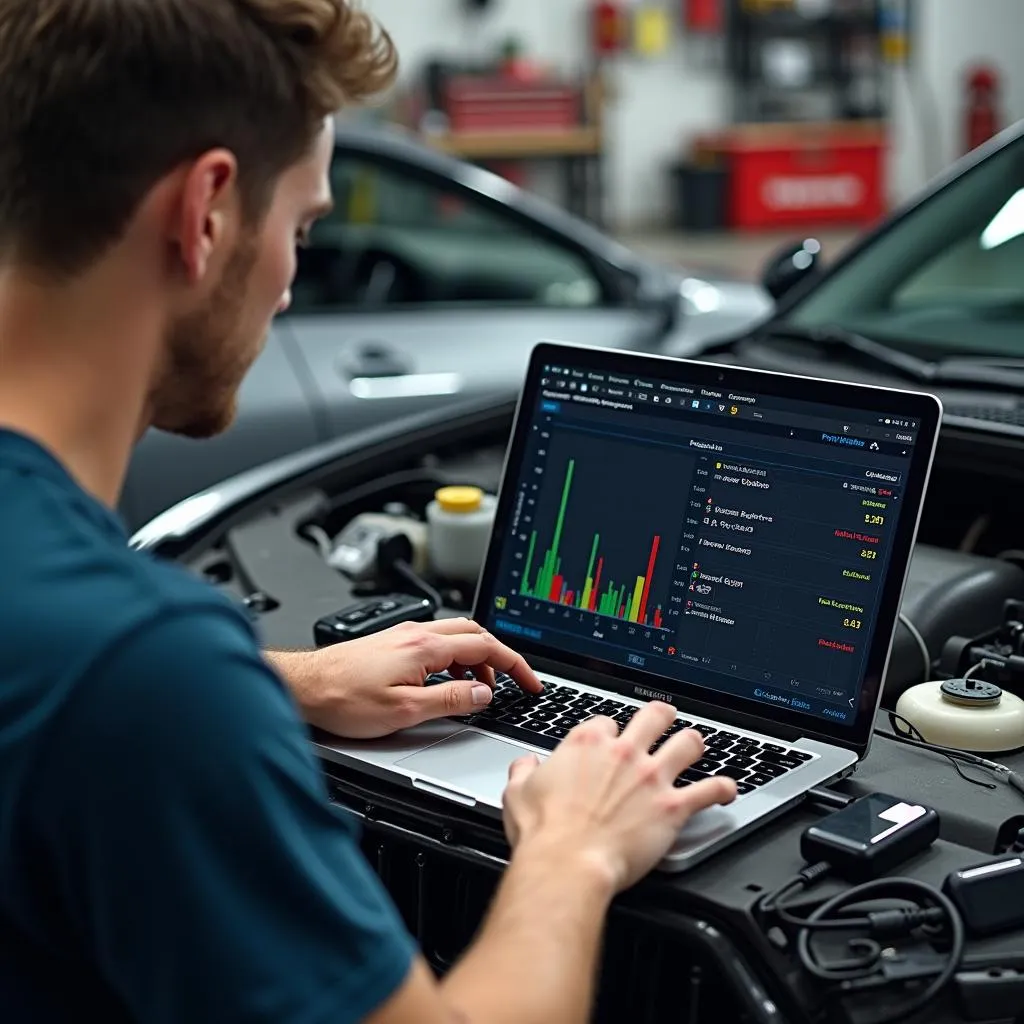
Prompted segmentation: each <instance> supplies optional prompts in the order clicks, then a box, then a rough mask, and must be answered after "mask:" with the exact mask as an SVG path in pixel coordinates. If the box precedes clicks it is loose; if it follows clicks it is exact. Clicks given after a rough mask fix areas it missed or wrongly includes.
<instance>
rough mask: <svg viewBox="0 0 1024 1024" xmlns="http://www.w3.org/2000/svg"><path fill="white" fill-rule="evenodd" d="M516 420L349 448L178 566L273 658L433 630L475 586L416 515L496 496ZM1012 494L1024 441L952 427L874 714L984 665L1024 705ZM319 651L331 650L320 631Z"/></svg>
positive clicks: (1007, 431)
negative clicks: (433, 560)
mask: <svg viewBox="0 0 1024 1024" xmlns="http://www.w3.org/2000/svg"><path fill="white" fill-rule="evenodd" d="M993 397H994V396H991V395H988V396H985V398H986V400H990V399H992V398H993ZM514 412H515V403H514V401H512V400H509V401H506V402H502V403H498V404H490V405H483V406H475V407H470V408H468V409H466V408H465V407H462V406H460V407H458V408H456V409H454V410H452V411H450V412H449V414H447V415H440V416H439V415H437V414H433V415H432V416H429V417H426V418H420V419H418V420H416V421H415V422H414V423H411V424H410V423H398V424H395V425H393V427H391V428H389V429H388V430H386V431H385V432H384V433H383V434H381V433H380V432H378V433H376V434H375V435H374V439H373V443H367V442H366V440H365V439H362V438H360V437H354V438H351V439H349V441H350V443H349V444H348V445H347V446H346V448H345V450H344V453H342V454H339V455H338V456H337V457H335V458H327V459H326V460H325V461H324V462H323V463H322V464H321V465H319V466H318V467H317V468H316V469H315V470H313V471H311V472H306V473H303V474H302V475H301V476H300V477H299V478H297V479H292V480H288V481H287V482H285V483H282V484H280V485H279V486H276V487H272V488H270V489H269V491H268V492H267V493H266V494H264V495H263V496H262V497H261V498H260V499H259V500H255V501H250V502H247V503H244V504H243V506H241V507H239V508H238V509H236V510H235V511H234V512H232V514H231V515H230V516H229V517H228V518H227V520H226V521H225V523H224V524H223V525H222V526H221V527H219V528H218V529H216V530H214V531H212V532H207V533H206V534H205V535H204V537H203V539H202V540H201V541H200V540H196V542H195V543H194V544H193V545H192V546H191V548H190V549H189V550H187V551H183V552H182V554H181V557H180V559H179V560H181V561H183V562H185V563H186V564H188V565H189V566H191V568H193V569H194V570H195V571H197V572H199V573H200V574H202V575H203V576H204V577H205V578H206V579H208V580H209V581H210V582H211V583H213V584H214V585H216V586H218V587H220V588H222V589H223V590H225V591H227V592H229V593H231V594H232V595H233V596H234V597H235V598H236V599H238V600H239V601H241V602H243V603H244V604H245V606H246V607H247V608H248V609H249V611H250V613H251V614H252V616H253V617H254V619H255V621H256V623H257V626H258V629H259V631H260V633H261V636H262V639H263V642H264V643H265V644H266V645H267V646H269V647H271V648H302V647H309V646H311V645H312V644H313V643H314V627H315V625H316V624H317V623H318V622H322V620H325V619H327V620H331V621H332V622H334V623H338V624H340V622H341V620H342V619H344V618H345V617H346V616H348V617H349V618H351V619H353V623H352V626H351V633H350V635H353V636H354V635H362V633H364V632H373V631H375V630H376V629H377V628H385V627H386V626H387V625H389V624H390V623H391V622H393V621H399V620H401V619H402V618H416V617H417V615H420V616H421V617H429V615H431V614H433V606H434V605H435V604H437V605H439V614H441V615H468V614H471V612H472V605H473V597H474V593H473V590H474V587H473V584H472V583H471V582H467V581H466V580H462V581H458V580H453V579H450V578H445V577H444V576H443V575H441V574H439V573H437V572H436V571H435V569H434V567H433V566H431V565H430V563H429V558H428V557H427V554H426V550H427V544H426V534H427V532H428V529H429V527H428V526H427V522H426V520H427V507H428V505H429V504H430V502H431V501H433V500H434V496H435V494H436V492H437V491H438V489H440V488H442V487H446V486H453V485H455V486H472V487H477V488H480V489H481V490H482V491H483V492H485V493H486V494H494V493H495V492H496V491H497V489H498V486H499V483H500V479H501V474H502V466H503V461H504V454H505V445H506V442H507V438H508V434H509V431H510V429H511V424H512V419H513V416H514ZM1017 435H1019V436H1017ZM1022 478H1024V430H1021V429H1020V428H1019V427H1017V426H1016V425H1015V424H1009V425H1008V424H1004V423H999V424H995V423H992V422H981V421H980V420H966V419H964V418H962V417H957V416H953V417H948V418H947V422H945V423H944V426H943V430H942V434H941V437H940V442H939V448H938V453H937V456H936V462H935V467H934V470H933V474H932V479H931V484H930V488H929V494H928V498H927V501H926V504H925V508H924V513H923V517H922V521H921V527H920V532H919V537H918V544H917V547H916V549H915V554H914V557H913V560H912V562H911V567H910V573H909V578H908V582H907V586H906V590H905V592H904V597H903V604H902V616H901V624H900V626H899V627H898V630H897V634H896V638H895V642H894V646H893V653H892V657H891V659H890V664H889V669H888V673H887V676H886V681H885V692H884V697H883V702H882V703H883V707H885V708H893V707H895V704H896V701H897V700H898V698H899V696H900V695H901V694H902V693H903V692H904V691H906V690H907V689H908V688H909V687H912V686H914V685H915V684H917V683H920V682H923V681H926V680H928V679H933V680H934V679H938V678H949V677H952V676H955V675H963V674H964V673H965V672H968V671H971V672H974V671H977V670H978V669H979V666H980V662H982V661H984V662H985V665H984V666H980V667H981V669H982V671H981V675H980V678H991V681H992V682H997V683H998V684H999V685H1000V686H1003V687H1007V688H1009V689H1010V690H1011V692H1012V691H1014V690H1016V691H1017V693H1018V694H1020V695H1022V696H1024V673H1022V672H1021V668H1022V666H1024V627H1020V623H1019V618H1020V617H1024V614H1022V613H1024V609H1021V606H1020V605H1019V604H1017V603H1015V602H1016V601H1019V600H1021V599H1024V553H1022V552H1021V551H1020V548H1021V547H1024V544H1022V542H1021V539H1020V516H1019V512H1018V511H1017V506H1016V501H1015V498H1016V497H1017V495H1018V494H1019V493H1020V486H1021V481H1022ZM394 535H401V536H402V537H403V540H402V544H403V550H402V551H401V552H399V554H401V555H403V557H404V558H405V559H406V560H407V561H403V559H402V558H399V559H398V562H399V563H400V566H399V568H400V571H399V572H398V573H397V574H396V572H395V571H394V570H395V565H394V562H395V559H394V558H389V564H388V565H386V566H380V565H377V564H376V561H377V555H378V548H377V544H378V543H379V541H380V539H381V538H386V537H388V536H394ZM346 560H347V561H348V564H347V565H346ZM338 566H340V568H339V567H338ZM401 566H405V574H404V575H403V574H402V572H401ZM410 598H411V599H412V600H409V599H410ZM382 605H383V607H381V606H382ZM400 605H401V606H402V607H397V606H400ZM417 608H418V612H417V610H416V609H417ZM1018 627H1019V628H1018ZM337 639H344V637H343V636H339V637H338V638H337ZM316 642H317V643H324V642H328V640H326V639H325V638H324V636H323V633H322V631H321V633H320V634H319V635H318V637H317V639H316Z"/></svg>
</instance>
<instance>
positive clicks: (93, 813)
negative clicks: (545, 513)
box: [0, 431, 413, 1024]
mask: <svg viewBox="0 0 1024 1024" xmlns="http://www.w3.org/2000/svg"><path fill="white" fill-rule="evenodd" d="M126 541H127V538H126V536H125V533H124V531H123V529H122V527H121V525H120V523H119V521H118V520H117V519H116V518H115V516H114V515H113V514H112V513H111V512H110V511H109V510H107V509H106V508H105V507H104V506H102V505H101V504H100V503H99V502H97V501H94V500H93V499H92V498H91V497H90V496H89V495H88V494H87V493H85V492H84V491H83V490H82V489H81V488H79V487H78V486H77V485H76V484H75V483H74V481H73V480H72V479H71V478H70V477H69V475H68V474H67V473H66V472H65V471H64V469H63V468H62V467H61V465H60V464H59V463H58V462H57V461H56V460H55V459H54V458H52V457H51V456H50V454H49V453H47V452H46V451H45V450H44V449H42V448H41V447H40V446H38V445H36V444H34V443H33V442H31V441H29V440H28V439H26V438H24V437H21V436H19V435H17V434H14V433H11V432H9V431H0V1019H2V1020H4V1021H11V1022H12V1024H13V1022H15V1021H17V1022H18V1024H36V1022H42V1021H46V1022H51V1021H72V1020H75V1021H77V1020H81V1019H86V1018H89V1019H95V1020H102V1021H103V1022H104V1024H122V1022H127V1021H137V1022H145V1024H185V1022H188V1024H205V1022H220V1021H224V1022H231V1024H247V1022H264V1021H266V1022H268V1024H269V1022H273V1024H292V1022H294V1024H299V1022H301V1024H319V1022H321V1021H322V1022H324V1024H344V1022H346V1021H357V1020H360V1019H362V1018H363V1017H365V1016H366V1015H367V1014H368V1013H370V1012H372V1011H373V1010H374V1009H375V1008H377V1007H378V1006H379V1005H380V1004H381V1003H383V1002H384V1001H385V1000H386V999H387V998H388V997H389V996H390V995H391V994H392V993H393V992H394V991H395V990H396V989H397V988H398V987H399V986H400V984H401V983H402V981H403V980H404V978H405V976H406V974H407V972H408V970H409V967H410V963H411V957H412V952H413V946H412V942H411V939H410V938H409V936H408V934H407V933H406V932H405V930H404V929H403V926H402V923H401V920H400V918H399V916H398V914H397V912H396V911H395V909H394V907H393V905H392V904H391V903H390V901H389V899H388V897H387V894H386V893H385V892H384V891H383V890H382V889H381V886H380V884H379V882H378V880H377V878H376V876H375V875H374V874H373V873H372V872H371V870H370V869H369V867H368V865H367V864H366V863H365V861H364V860H363V859H362V857H361V855H360V852H359V849H358V834H357V832H356V826H355V823H354V822H353V821H352V820H351V819H350V818H349V817H348V816H347V815H346V814H345V813H344V812H341V811H339V810H337V809H335V808H333V807H332V806H331V805H330V804H329V803H328V801H327V798H326V792H325V788H324V785H323V782H322V780H321V777H320V774H319V772H318V771H317V768H316V762H315V759H314V757H313V755H312V751H311V749H310V746H309V742H308V737H307V734H306V731H305V729H304V727H303V725H302V722H301V721H300V719H299V716H298V714H297V711H296V709H295V707H294V706H293V703H292V701H291V698H290V695H289V693H288V691H287V690H286V688H285V686H284V685H283V683H282V682H281V681H280V680H279V679H278V678H277V676H276V675H275V674H274V673H273V672H272V671H271V670H270V669H269V668H268V667H267V665H266V663H265V662H264V660H263V658H262V657H261V655H260V651H259V648H258V645H257V642H256V638H255V637H254V635H253V633H252V630H251V626H250V624H249V622H248V620H247V618H246V616H245V615H244V614H243V613H242V612H241V611H240V610H239V609H237V608H235V607H234V606H233V605H232V604H231V603H230V602H229V601H228V600H227V599H225V598H224V597H223V596H222V595H219V594H218V593H216V591H214V589H213V588H212V587H208V586H206V585H205V584H203V583H202V582H201V581H199V580H198V579H194V578H193V577H191V576H189V575H188V574H187V573H185V572H184V571H183V570H180V569H178V568H176V567H173V566H169V565H164V564H161V563H158V562H156V561H155V560H153V559H151V558H148V557H146V556H143V555H141V554H139V553H137V552H133V551H130V550H129V549H128V547H127V543H126Z"/></svg>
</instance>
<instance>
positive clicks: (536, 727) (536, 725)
mask: <svg viewBox="0 0 1024 1024" xmlns="http://www.w3.org/2000/svg"><path fill="white" fill-rule="evenodd" d="M548 725H549V723H548V722H536V721H533V720H531V719H527V720H526V721H525V722H523V725H522V728H524V729H527V730H529V731H530V732H546V731H547V728H548Z"/></svg>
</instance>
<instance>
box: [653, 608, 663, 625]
mask: <svg viewBox="0 0 1024 1024" xmlns="http://www.w3.org/2000/svg"><path fill="white" fill-rule="evenodd" d="M654 627H655V629H661V609H660V608H655V609H654Z"/></svg>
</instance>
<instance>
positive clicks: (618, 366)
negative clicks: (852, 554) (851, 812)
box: [473, 342, 942, 756]
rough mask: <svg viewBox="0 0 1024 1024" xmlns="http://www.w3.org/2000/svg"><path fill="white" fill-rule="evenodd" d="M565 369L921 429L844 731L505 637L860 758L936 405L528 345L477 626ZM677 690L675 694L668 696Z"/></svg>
mask: <svg viewBox="0 0 1024 1024" xmlns="http://www.w3.org/2000/svg"><path fill="white" fill-rule="evenodd" d="M562 364H564V365H568V366H572V367H573V368H575V369H580V370H592V371H594V372H597V373H602V372H603V373H614V374H621V375H624V376H630V375H632V376H639V377H644V376H646V377H653V378H656V379H660V380H663V381H666V382H669V383H678V384H680V385H684V386H691V387H692V386H696V387H702V386H703V387H708V388H712V389H720V388H729V389H731V390H734V391H742V392H748V393H754V394H758V395H763V396H766V397H773V398H782V399H792V400H795V401H808V402H813V403H815V404H817V405H821V404H827V405H833V406H835V407H836V408H837V410H841V409H844V408H845V409H850V410H856V411H858V412H869V413H875V412H877V413H879V414H880V415H898V416H903V417H907V418H913V419H915V420H917V421H918V424H919V426H918V430H917V441H916V444H915V446H914V448H913V450H912V454H911V458H910V462H909V464H908V467H907V470H906V474H905V481H904V488H903V494H902V502H903V508H904V510H906V509H912V510H913V514H909V515H908V514H907V513H906V511H904V512H903V513H902V514H901V515H900V517H899V521H898V522H897V524H896V530H895V533H894V535H893V538H892V547H891V550H890V556H889V562H888V566H887V570H886V578H885V582H884V584H883V587H882V592H881V594H880V597H879V601H878V612H877V620H876V626H875V630H874V633H873V635H872V637H871V642H870V648H869V652H868V657H867V661H866V667H865V673H864V680H863V685H862V687H861V691H860V700H859V703H858V705H857V715H856V718H855V720H854V722H853V724H852V725H844V724H842V723H839V722H833V721H831V720H829V719H824V718H819V717H818V716H814V715H811V714H808V713H803V712H799V711H791V710H789V709H786V708H781V707H777V706H775V705H765V704H762V703H761V702H759V701H756V700H753V699H751V698H745V697H737V696H734V695H732V694H727V693H723V692H721V691H717V690H711V689H709V688H707V687H705V686H701V685H699V684H687V683H682V682H680V681H679V680H677V679H672V678H670V677H668V676H663V675H660V674H658V673H654V672H648V671H645V670H643V669H638V668H636V667H629V666H626V665H618V664H615V663H613V662H608V661H604V660H602V659H599V658H591V657H586V656H582V655H578V654H574V653H569V652H565V651H560V650H558V649H556V648H553V647H551V646H550V645H548V644H545V643H542V642H538V641H535V640H531V639H529V638H526V637H518V636H517V637H515V638H514V639H512V638H505V637H499V638H501V639H506V640H507V641H508V642H509V643H510V645H511V646H514V647H515V648H516V650H518V651H520V652H521V653H522V654H523V655H524V656H525V657H526V658H527V659H528V660H530V661H531V663H533V664H534V665H535V666H536V667H538V668H539V669H541V670H544V671H547V672H549V673H556V674H557V673H564V674H567V675H568V676H569V677H571V678H575V679H578V680H579V681H581V682H586V683H588V684H590V685H596V686H600V687H602V688H604V689H607V690H611V691H613V692H616V693H619V694H622V695H624V696H628V697H633V698H637V697H638V696H640V699H644V697H643V696H641V695H639V694H638V693H636V692H635V690H636V688H637V687H642V688H643V689H645V690H648V691H653V692H656V693H658V694H659V695H660V696H663V697H665V698H671V701H672V703H673V704H675V705H676V706H677V707H678V708H680V709H685V710H690V711H693V712H694V713H695V714H697V713H704V714H708V715H712V716H714V717H717V718H718V719H720V720H724V721H731V722H734V723H735V724H737V725H743V726H746V727H751V726H757V725H758V723H770V724H771V725H772V726H774V727H776V732H780V730H781V732H780V734H792V735H794V736H796V735H799V736H806V737H811V738H815V739H820V740H824V741H826V742H829V743H833V744H836V745H838V746H842V747H845V748H847V749H851V750H854V751H856V752H857V753H858V755H859V756H863V755H864V753H865V752H866V751H867V748H868V746H869V744H870V740H871V733H872V729H873V726H874V720H875V715H876V714H877V711H878V705H879V702H880V700H881V692H882V680H883V679H884V677H885V670H886V667H887V665H888V661H889V656H890V652H891V649H892V642H893V637H894V635H895V630H896V625H897V619H898V615H899V609H900V603H901V600H902V596H903V589H904V586H905V584H906V577H907V569H908V566H909V564H910V557H911V554H912V552H913V546H914V543H915V541H916V538H917V530H918V524H919V522H920V513H921V508H922V507H923V504H924V497H925V494H926V491H927V486H928V479H929V475H930V472H931V466H932V462H933V460H934V454H935V446H936V441H937V438H938V432H939V425H940V423H941V419H942V403H941V402H940V401H939V399H938V398H936V397H935V396H934V395H928V394H923V393H920V392H913V391H905V390H901V389H896V388H881V387H877V386H873V385H864V384H855V383H848V382H845V381H831V380H822V379H819V378H816V377H801V376H796V375H792V374H784V373H777V372H775V371H770V370H756V369H750V368H747V367H738V366H729V365H724V364H718V363H709V362H700V361H695V360H687V359H675V358H671V357H665V356H655V355H647V354H644V355H639V354H635V353H629V352H623V351H618V350H613V349H600V348H591V347H587V346H577V345H568V344H561V343H554V342H541V343H539V344H538V345H537V346H535V348H534V350H533V352H532V354H531V357H530V363H529V367H528V369H527V372H526V377H525V380H524V384H523V388H522V391H521V393H520V396H519V404H518V406H517V409H516V415H515V419H514V421H513V428H512V434H511V437H510V439H509V444H508V448H507V451H506V456H505V465H504V468H503V471H502V483H501V487H500V489H499V496H498V502H497V508H496V512H495V521H494V528H493V531H492V534H491V540H490V544H489V547H488V551H487V557H486V558H485V561H484V567H483V571H482V573H481V576H480V581H479V584H478V587H477V592H476V599H475V601H474V606H473V617H474V619H475V620H476V621H477V622H479V623H481V624H484V625H486V623H487V620H488V617H489V613H490V610H491V609H492V608H493V606H494V599H495V594H496V588H497V584H498V583H499V573H500V571H501V554H502V547H503V544H504V541H505V537H506V535H507V530H508V524H509V521H510V518H511V514H512V510H513V507H514V503H515V501H514V499H515V495H516V492H517V489H518V468H516V469H513V468H512V467H519V466H520V465H522V463H523V459H524V457H525V455H526V449H527V444H528V439H529V435H530V427H531V424H532V422H533V418H534V415H535V411H536V407H537V402H538V398H539V390H540V378H541V376H542V374H543V368H544V366H547V365H562ZM673 691H679V692H673Z"/></svg>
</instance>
